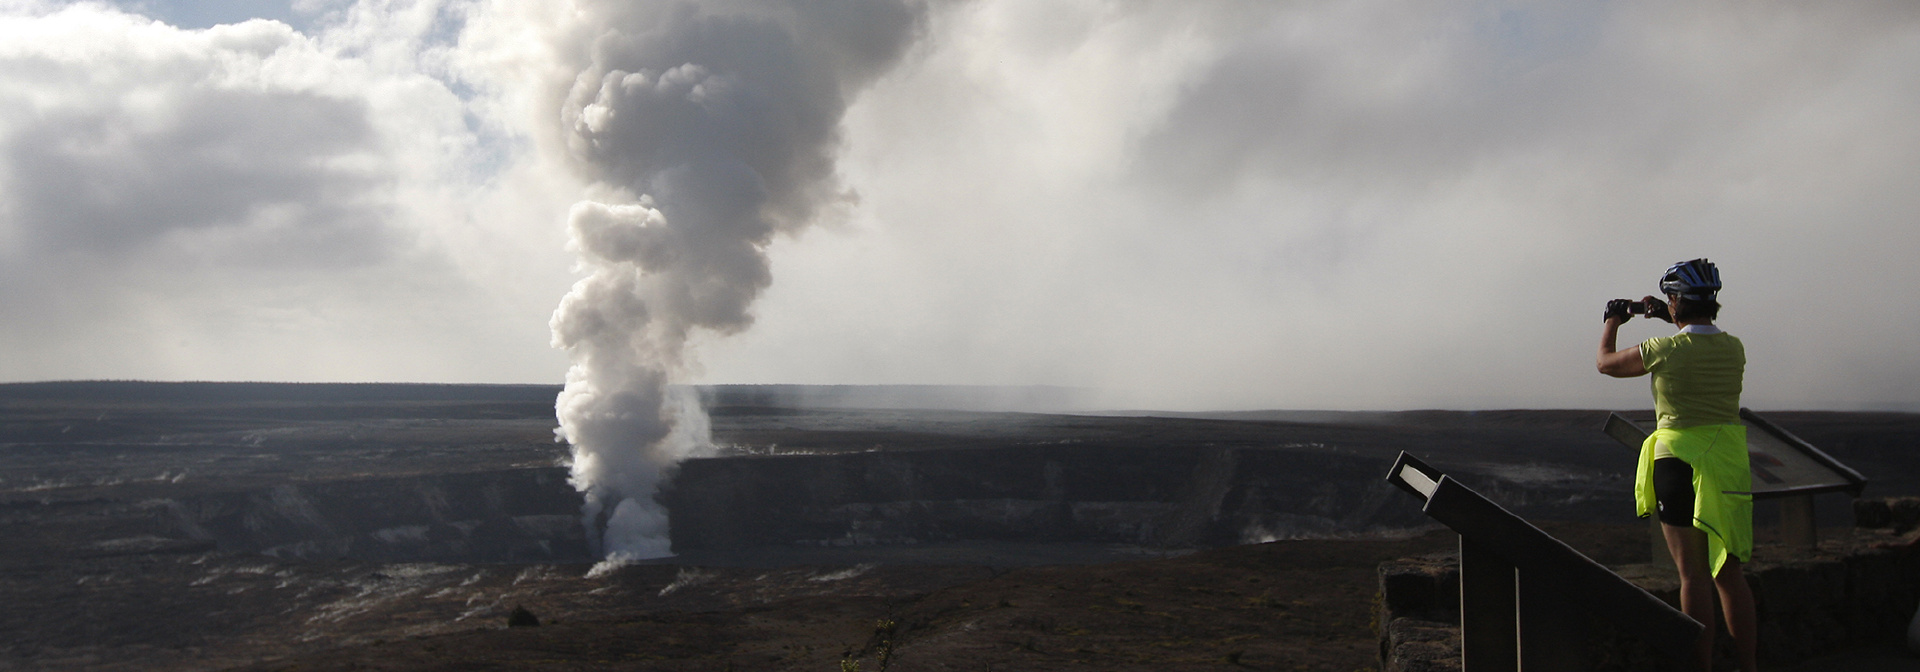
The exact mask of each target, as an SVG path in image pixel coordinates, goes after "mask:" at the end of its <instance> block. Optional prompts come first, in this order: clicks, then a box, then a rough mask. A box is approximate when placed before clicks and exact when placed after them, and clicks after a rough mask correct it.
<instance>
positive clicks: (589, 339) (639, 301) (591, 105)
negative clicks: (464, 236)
mask: <svg viewBox="0 0 1920 672" xmlns="http://www.w3.org/2000/svg"><path fill="white" fill-rule="evenodd" d="M577 10H578V11H577V12H576V13H575V16H576V17H577V19H576V21H577V24H576V25H574V26H570V27H564V28H563V29H562V30H561V31H559V32H558V34H560V35H562V36H563V38H562V39H561V40H560V41H561V42H562V44H560V45H559V48H560V51H561V52H562V53H566V52H567V51H568V50H572V51H575V52H577V53H579V55H580V56H581V57H582V60H581V62H580V63H578V65H577V67H576V68H573V71H574V72H575V73H576V74H575V75H574V77H573V79H572V81H571V82H570V83H569V86H568V87H567V89H566V91H565V93H564V96H563V98H562V100H561V101H560V102H559V109H560V119H561V122H562V127H561V129H560V130H561V133H560V134H561V136H562V138H563V140H564V145H565V147H566V150H567V152H568V154H569V156H570V158H571V159H572V160H573V162H574V164H575V165H576V167H577V168H579V169H580V170H581V172H582V173H583V174H584V175H585V176H586V177H587V178H588V179H590V180H592V181H593V182H595V184H596V188H597V189H599V191H600V192H601V193H604V194H609V195H610V196H609V197H608V198H606V199H605V200H607V201H611V202H600V201H585V202H581V203H579V204H576V205H575V206H574V207H573V210H572V212H571V214H570V216H569V230H570V232H571V235H572V243H571V248H572V249H573V250H574V251H576V252H577V253H578V254H579V255H580V269H581V270H583V271H586V272H587V274H588V275H587V276H586V277H585V278H582V279H581V280H580V281H579V282H578V283H576V284H575V285H574V287H573V290H572V291H571V292H570V293H569V294H568V295H567V296H566V298H565V299H563V300H562V301H561V303H560V307H559V309H557V310H556V311H554V315H553V321H552V328H553V343H554V345H555V346H556V347H559V348H563V349H565V350H566V351H567V353H568V354H569V356H570V357H571V358H572V360H573V366H572V368H571V369H570V370H569V371H568V372H567V386H566V390H565V391H563V392H561V394H560V397H559V400H558V403H557V407H558V415H559V419H560V430H559V432H558V433H557V434H558V436H559V437H560V438H562V439H564V440H566V441H568V442H569V443H571V444H572V449H573V456H574V461H573V477H572V482H573V484H574V487H576V488H578V489H579V490H581V491H582V492H583V493H585V495H586V505H585V508H584V510H583V515H584V517H585V519H586V523H587V527H588V530H590V536H596V534H597V531H598V530H600V529H601V527H600V526H601V522H602V516H603V515H604V516H605V521H604V524H605V532H604V535H599V538H597V539H594V541H593V543H594V544H595V545H596V550H598V551H599V552H601V553H603V554H604V555H605V557H606V559H607V560H606V562H607V563H611V564H618V563H622V562H626V561H630V560H633V559H641V558H652V557H662V556H666V555H670V554H671V546H670V542H669V540H668V536H667V520H666V515H665V512H664V511H663V510H662V509H661V507H660V506H659V504H658V503H657V502H655V501H654V498H653V496H654V494H655V493H656V492H658V490H659V486H660V482H661V480H662V478H663V477H664V475H665V473H666V471H667V470H668V469H669V468H670V467H671V466H672V465H673V464H674V463H676V462H678V461H680V460H682V459H685V458H687V457H690V456H696V455H700V454H702V453H704V452H705V451H709V450H711V446H710V442H709V441H708V436H707V432H706V426H707V425H706V418H705V415H704V414H703V412H702V411H701V409H700V407H699V404H698V403H697V400H696V399H694V397H693V396H692V395H691V394H690V393H689V392H688V391H686V390H685V388H674V387H670V385H671V384H672V383H674V382H675V381H677V380H681V379H683V378H684V377H685V375H686V373H687V372H688V369H689V367H691V366H692V358H691V355H690V352H689V351H688V339H689V337H691V336H693V335H694V334H695V333H696V331H698V330H706V331H709V332H713V333H716V334H723V335H724V334H732V333H737V332H739V331H741V330H744V329H746V328H747V327H749V326H750V325H751V324H752V323H753V315H752V313H751V312H750V310H749V309H750V307H751V305H752V303H753V301H754V299H755V298H757V297H758V296H759V295H760V293H761V291H762V290H764V289H766V287H767V286H768V285H769V284H770V283H771V282H772V274H771V273H770V271H769V270H768V267H767V258H766V254H765V248H766V246H767V245H768V244H769V243H771V242H772V240H773V236H774V234H776V233H780V232H795V231H798V230H799V229H801V228H804V227H806V226H807V225H808V224H810V223H812V222H813V221H814V220H815V219H816V218H818V217H819V216H821V215H822V213H824V212H826V211H828V210H829V209H832V208H835V207H841V206H845V205H847V204H850V203H851V202H852V200H853V196H852V194H851V193H850V192H848V191H846V190H845V189H843V188H842V187H841V185H840V182H839V179H838V176H837V174H836V170H835V166H834V156H835V154H836V153H837V151H838V150H839V145H840V139H839V127H840V118H841V116H842V114H843V113H844V112H845V110H846V107H847V103H848V99H849V97H850V96H851V95H852V94H853V93H854V92H856V91H857V90H858V89H860V88H861V87H862V86H864V85H865V84H866V83H868V82H869V81H871V80H872V79H873V78H874V77H875V76H876V75H878V74H879V73H880V72H882V71H884V70H885V68H886V67H887V66H888V65H890V64H891V63H892V62H893V61H895V60H896V59H897V58H898V57H899V55H900V54H901V52H902V51H903V50H904V48H905V47H906V46H907V44H909V43H910V41H911V39H912V37H913V36H914V35H915V33H916V32H917V30H918V29H919V26H920V24H921V22H922V16H923V14H924V8H923V7H921V6H919V5H918V4H917V3H911V2H905V1H903V0H816V1H812V2H783V1H771V0H770V1H767V2H709V3H677V4H674V5H671V6H664V7H663V6H659V5H655V4H652V3H646V4H640V3H625V2H583V3H580V4H579V6H578V7H577Z"/></svg>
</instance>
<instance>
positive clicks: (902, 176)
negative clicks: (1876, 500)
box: [0, 0, 1920, 411]
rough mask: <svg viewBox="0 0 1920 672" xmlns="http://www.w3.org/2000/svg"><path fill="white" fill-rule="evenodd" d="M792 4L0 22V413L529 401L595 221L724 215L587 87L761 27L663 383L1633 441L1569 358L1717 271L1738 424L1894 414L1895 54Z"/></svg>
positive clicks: (1630, 17)
mask: <svg viewBox="0 0 1920 672" xmlns="http://www.w3.org/2000/svg"><path fill="white" fill-rule="evenodd" d="M628 4H634V3H628ZM786 4H787V5H789V7H788V8H787V9H784V10H780V11H782V12H786V13H784V14H780V15H779V16H778V17H775V18H767V17H769V16H773V14H771V13H769V12H771V11H772V10H767V9H765V8H764V7H762V6H761V5H759V4H757V3H756V2H754V1H752V0H724V1H721V0H716V1H715V2H699V3H652V4H647V5H638V4H634V6H637V7H639V6H644V7H646V9H644V10H633V11H629V12H621V11H615V10H613V9H610V7H615V6H619V5H620V3H605V2H598V1H597V0H573V1H571V2H533V1H530V0H529V1H514V0H363V1H359V2H354V1H351V0H294V1H292V2H278V3H276V2H270V1H269V2H166V1H162V0H138V1H134V0H129V1H125V2H118V3H68V2H52V1H27V0H0V285H3V286H4V287H5V291H4V292H3V293H0V316H4V317H3V318H0V381H31V380H56V379H150V380H284V381H396V382H401V381H404V382H474V383H545V384H558V383H560V382H562V381H563V380H565V379H566V377H567V375H568V373H567V372H568V370H569V367H570V365H571V364H572V363H574V362H575V360H574V359H572V358H577V357H579V356H580V354H579V353H580V351H579V350H578V349H577V348H575V347H574V346H571V345H567V344H568V343H571V342H572V341H569V340H567V339H568V338H571V337H570V336H568V337H564V338H562V339H561V342H562V345H566V346H567V347H556V345H555V343H556V337H555V329H556V328H559V327H558V326H557V325H563V324H567V323H566V322H565V321H564V320H561V319H560V318H556V309H557V308H559V307H560V306H561V304H562V299H563V297H569V296H571V295H572V294H570V292H577V291H578V287H581V286H584V285H577V284H576V283H582V282H584V281H586V280H587V279H590V278H593V277H596V275H595V274H596V273H599V272H600V270H601V269H602V268H603V267H604V264H603V263H602V262H603V261H604V258H603V257H604V255H603V254H601V253H600V252H596V251H595V250H596V249H597V248H595V247H594V244H595V243H593V242H592V241H591V240H587V239H582V238H580V236H581V235H582V234H581V233H580V232H581V231H582V229H581V227H582V226H583V224H582V222H590V221H599V220H590V218H589V219H583V217H585V215H582V214H580V213H581V212H585V211H584V210H581V209H580V207H582V206H581V205H580V204H585V203H597V204H602V205H607V206H609V207H612V206H618V207H619V208H627V209H624V210H619V209H616V210H605V211H604V212H618V213H629V214H631V213H641V214H634V215H633V216H635V217H641V216H642V215H644V212H643V211H641V210H635V209H633V208H640V207H651V206H643V205H642V204H643V201H642V197H643V196H649V197H651V196H655V195H656V194H653V193H652V191H654V190H661V189H665V190H667V191H666V192H664V193H669V195H667V196H662V198H664V199H667V200H665V201H663V202H662V203H663V204H662V205H661V208H660V212H665V213H666V214H665V215H664V216H665V218H666V219H667V220H671V221H675V222H685V221H692V220H695V219H698V216H692V215H687V214H685V213H686V212H687V211H685V210H681V211H675V210H674V208H675V207H676V206H675V202H674V201H672V200H671V199H672V196H671V192H672V189H673V188H674V187H673V184H677V183H675V182H673V181H674V180H681V181H682V182H685V184H681V185H680V186H679V187H678V188H679V189H680V192H678V193H682V194H684V193H690V192H689V190H696V189H697V188H698V187H700V186H701V185H711V184H714V183H715V182H714V181H712V180H708V179H704V178H702V177H701V176H703V175H708V173H703V172H700V171H698V170H695V171H693V172H687V171H684V170H681V167H677V166H678V164H675V165H666V164H659V163H658V162H650V161H652V159H651V158H649V157H653V156H656V155H655V154H647V153H646V152H649V151H655V150H656V149H657V147H655V145H651V144H647V143H650V142H656V141H657V142H667V143H669V144H671V141H672V139H673V138H676V137H680V135H679V133H680V131H678V130H674V129H679V128H681V127H675V126H671V125H669V126H665V127H664V128H667V129H668V131H667V132H666V135H664V136H657V137H656V136H655V135H648V133H654V131H648V130H646V129H647V128H648V127H646V126H645V125H644V124H642V125H640V126H619V124H622V123H627V124H634V123H640V122H636V121H635V119H636V117H634V116H633V115H631V114H630V115H628V116H618V115H614V114H613V113H612V112H605V111H606V110H615V111H616V112H620V111H628V110H638V111H639V112H640V114H641V117H646V115H647V114H655V115H658V116H654V117H650V118H652V119H669V120H670V119H671V114H672V108H666V107H637V108H623V107H619V105H616V104H615V103H619V104H620V105H626V104H632V105H641V104H642V103H644V102H645V101H641V102H638V103H635V102H631V101H629V100H628V99H625V98H621V99H617V100H616V99H614V98H609V97H608V96H610V95H614V94H617V93H619V92H620V91H627V92H628V93H629V94H631V93H632V92H633V91H637V90H638V89H634V88H633V86H634V84H633V83H632V82H633V81H638V80H619V79H618V78H617V77H616V78H615V79H606V78H605V76H606V74H607V73H608V72H612V71H614V70H617V69H619V68H620V67H627V66H621V65H620V64H621V63H624V62H628V61H631V62H634V63H643V64H645V63H657V64H658V65H659V68H660V70H661V71H660V72H654V71H651V70H645V71H636V72H641V74H644V75H646V76H647V77H652V78H653V79H647V80H646V81H647V82H651V83H654V84H658V85H659V86H661V87H664V86H666V85H665V84H661V82H667V81H668V80H669V79H671V78H670V77H668V76H667V75H666V74H663V73H664V72H666V68H668V67H669V65H670V64H668V63H667V62H666V61H659V60H658V59H660V58H670V59H683V60H687V62H688V63H690V64H693V62H694V61H695V60H699V59H700V58H707V57H708V56H711V55H712V54H721V55H722V56H712V57H713V58H717V59H720V60H716V61H714V63H721V62H723V61H725V58H739V59H744V58H747V57H746V56H739V54H757V53H760V52H759V51H756V49H759V48H760V47H761V46H765V44H770V42H767V41H766V40H767V39H768V38H767V37H766V35H765V34H763V33H756V32H755V31H754V30H750V29H748V28H751V27H752V26H753V25H760V24H755V23H754V21H763V22H764V23H766V25H777V26H785V27H787V28H790V29H791V30H788V31H787V32H784V33H780V35H785V36H788V37H783V38H781V39H791V40H795V41H796V42H795V44H794V45H792V46H791V48H792V49H794V52H793V53H797V54H801V55H802V56H803V57H804V58H802V59H801V60H800V61H799V62H800V63H801V65H800V66H796V69H795V70H794V71H793V74H792V75H791V78H792V81H793V82H794V86H793V87H792V88H793V93H794V95H793V96H791V97H788V98H774V99H769V100H771V101H772V102H767V103H766V105H767V107H766V108H765V109H761V108H751V107H742V108H738V109H746V110H748V111H749V112H754V114H747V115H745V116H739V117H738V118H737V119H736V121H740V120H744V121H740V123H742V124H747V125H743V126H733V127H726V129H723V130H725V133H726V136H725V137H726V138H732V139H727V140H725V142H723V143H722V144H723V145H725V147H727V148H729V149H726V150H725V151H738V152H744V153H745V154H747V155H754V156H757V155H756V154H754V152H757V151H760V149H761V147H760V146H759V145H757V144H755V143H761V142H762V141H763V140H764V142H767V143H775V144H778V143H782V142H788V141H791V140H792V139H793V138H801V139H804V140H805V142H804V143H799V144H796V145H794V147H797V149H794V150H793V153H791V154H782V155H781V156H783V157H789V158H788V159H782V161H787V163H779V162H773V163H765V162H763V163H754V162H753V161H751V160H748V161H745V162H744V163H743V164H742V165H747V166H749V167H752V168H753V169H754V171H756V172H749V173H739V174H736V173H727V174H728V175H734V176H735V177H741V176H744V180H745V181H744V182H741V184H747V185H749V186H753V185H759V186H765V188H766V189H767V191H766V192H765V193H763V194H762V195H761V197H759V198H761V200H755V201H752V202H753V203H754V204H756V205H755V206H754V207H756V208H759V210H758V212H760V213H762V215H761V216H759V218H758V219H754V220H753V221H755V222H757V223H758V224H759V225H760V228H758V229H754V231H751V232H748V234H746V235H744V237H742V238H740V239H738V240H732V241H731V242H729V243H728V244H730V245H748V246H751V248H752V249H746V248H728V249H736V251H740V252H741V254H742V255H744V256H741V257H740V259H744V260H746V261H749V262H752V263H747V264H746V266H745V267H743V270H739V271H738V273H744V274H745V275H738V274H736V275H733V276H727V277H732V278H735V279H740V278H745V281H744V282H743V284H735V285H728V287H730V288H731V289H730V290H729V291H731V292H733V293H732V294H729V295H728V296H729V297H730V299H729V302H728V303H727V304H726V305H725V308H726V310H725V311H722V312H724V314H709V313H708V312H701V311H699V310H693V309H689V310H692V312H689V313H687V314H688V315H691V316H692V317H689V318H688V321H687V322H686V323H685V324H686V325H687V326H686V334H685V337H686V342H685V343H684V347H680V345H678V344H676V346H675V348H673V349H672V352H671V353H670V354H669V355H666V356H669V357H672V358H674V360H675V361H674V362H673V364H672V366H669V367H667V369H670V373H671V375H672V377H673V378H674V380H675V381H676V382H686V383H803V384H962V385H1060V386H1070V387H1076V388H1082V389H1085V390H1088V391H1090V394H1092V395H1093V398H1094V399H1095V400H1096V401H1094V402H1092V403H1095V404H1097V405H1100V406H1102V407H1108V408H1161V409H1178V410H1225V409H1254V408H1290V409H1413V408H1453V409H1476V408H1640V407H1645V406H1647V405H1648V404H1649V393H1648V389H1647V385H1646V382H1645V381H1644V380H1630V381H1623V380H1615V379H1610V378H1606V377H1604V376H1601V375H1600V374H1598V373H1596V372H1595V371H1594V369H1593V356H1594V352H1595V347H1596V345H1597V342H1598V337H1599V331H1600V328H1599V327H1600V313H1601V309H1602V307H1603V306H1604V304H1605V302H1606V301H1607V300H1608V299H1612V298H1618V297H1630V298H1638V297H1640V296H1642V295H1646V294H1652V293H1655V292H1654V290H1655V287H1656V281H1657V279H1658V277H1659V275H1660V274H1661V272H1662V271H1663V270H1664V269H1665V268H1666V267H1667V266H1668V265H1670V264H1672V263H1674V262H1676V261H1681V260H1685V259H1691V258H1695V257H1708V258H1711V259H1712V260H1713V261H1714V262H1716V263H1717V264H1718V265H1719V267H1720V269H1721V273H1722V276H1723V278H1724V279H1725V282H1726V289H1725V290H1724V291H1723V292H1722V293H1721V297H1720V298H1721V301H1722V303H1723V304H1724V305H1725V309H1724V310H1723V312H1722V314H1721V319H1720V324H1721V326H1723V327H1725V328H1726V329H1727V330H1728V331H1730V332H1732V333H1734V334H1736V335H1738V336H1740V337H1741V338H1742V339H1743V341H1744V342H1745V343H1746V347H1747V350H1748V357H1749V364H1748V370H1747V385H1746V395H1745V397H1744V401H1745V403H1746V404H1747V405H1748V406H1752V407H1754V408H1756V409H1762V410H1766V409H1837V410H1857V409H1884V410H1904V411H1920V338H1916V337H1915V334H1916V333H1920V292H1917V291H1916V288H1920V264H1916V263H1915V262H1914V257H1915V256H1916V253H1917V252H1920V226H1916V224H1920V185H1916V182H1917V181H1920V125H1916V124H1914V123H1913V118H1914V114H1915V110H1920V5H1915V4H1913V3H1909V2H1903V1H1886V2H1857V3H1802V2H1738V3H1736V2H1708V3H1664V2H1606V3H1593V2H1512V3H1504V2H1428V1H1424V0H1403V1H1402V0H1394V1H1389V0H1358V1H1351V2H1325V3H1274V2H1266V1H1251V0H1250V1H1245V2H1234V1H1226V0H1220V1H1214V0H1196V1H1192V2H1146V1H1141V0H1109V1H1094V0H966V1H958V0H956V1H930V2H919V1H917V0H809V1H808V2H796V3H786ZM882 6H884V7H882ZM876 7H880V8H888V9H889V11H894V10H898V11H897V12H896V14H897V17H898V18H899V19H900V20H899V21H895V22H888V21H881V20H878V19H875V18H874V17H876V16H883V14H884V13H875V11H873V10H874V8H876ZM899 12H904V13H899ZM896 14H884V16H896ZM688 17H695V18H693V19H690V18H688ZM699 17H722V18H725V17H735V18H739V17H746V18H743V19H740V20H739V21H733V22H732V23H728V22H726V21H717V20H716V21H708V22H702V21H700V20H695V19H698V18H699ZM883 24H884V25H883ZM715 26H720V28H716V27H715ZM726 26H734V27H735V28H738V27H739V26H747V28H740V29H738V30H732V29H727V30H723V29H721V28H724V27H726ZM776 41H777V40H776ZM661 45H667V46H661ZM688 45H691V46H688ZM623 50H624V51H623ZM727 54H733V55H735V56H725V55H727ZM621 59H627V60H625V61H623V60H621ZM769 62H774V61H769ZM696 65H701V64H696ZM705 65H711V64H705ZM712 67H714V68H718V70H715V71H714V72H710V73H708V74H711V75H713V76H715V77H718V79H715V80H713V81H714V82H718V83H719V84H715V86H716V87H718V86H719V85H720V84H725V83H726V82H727V81H731V80H727V79H726V76H727V75H728V72H726V71H725V70H724V67H722V66H718V65H715V66H712ZM621 72H622V73H627V71H624V70H623V71H621ZM681 72H682V73H683V74H684V73H686V72H695V71H693V70H684V71H681ZM699 72H706V71H699ZM755 72H759V71H755ZM766 72H774V71H772V70H767V71H766ZM781 72H784V71H781ZM628 74H631V73H628ZM696 74H698V73H697V72H696ZM767 77H773V76H772V75H768V76H767ZM749 79H751V78H749ZM616 81H622V82H627V83H626V84H625V86H627V87H628V88H626V89H618V88H617V87H615V86H614V84H613V83H614V82H616ZM755 81H762V82H765V81H775V82H778V81H782V80H779V79H778V77H773V79H767V78H766V77H763V78H762V79H760V80H755ZM775 88H776V89H778V88H779V87H775ZM659 90H661V91H665V90H666V89H664V88H661V89H659ZM782 90H784V89H782ZM711 91H719V92H720V94H716V95H722V94H725V92H726V91H728V89H725V88H724V87H721V88H715V89H712V90H711ZM711 91H710V92H711ZM634 95H637V94H634ZM663 95H664V94H663ZM687 95H690V96H691V95H694V94H687ZM782 95H785V94H782ZM596 96H597V97H596ZM689 99H691V98H689ZM635 100H638V99H635ZM740 100H748V101H749V102H751V101H755V100H761V99H759V98H752V97H751V96H748V97H747V98H741V99H740ZM621 101H628V102H621ZM742 104H743V105H745V104H746V103H742ZM756 104H757V103H756ZM596 105H599V106H600V107H599V108H595V106H596ZM616 108H617V109H616ZM595 109H599V110H602V111H601V112H594V111H593V110H595ZM762 113H764V114H762ZM596 114H602V115H603V116H604V117H605V118H603V117H600V116H595V115H596ZM606 115H612V116H606ZM756 115H758V116H756ZM607 119H616V120H617V121H607ZM796 120H798V121H796ZM641 121H645V119H642V120H641ZM749 122H750V123H749ZM661 123H666V122H661ZM606 124H614V125H613V126H606ZM609 128H611V129H613V130H607V129H609ZM703 128H704V127H703ZM621 129H628V130H621ZM764 129H773V130H767V131H766V133H765V134H764V137H763V134H761V133H760V131H761V130H764ZM618 133H626V134H628V135H617V134H618ZM609 134H615V135H609ZM783 134H784V135H783ZM660 137H664V138H667V140H659V138H660ZM743 137H744V138H748V139H747V140H739V139H738V138H743ZM621 138H626V139H627V140H621ZM765 138H773V140H765ZM776 140H777V141H778V142H776ZM602 141H604V143H605V144H596V143H602ZM621 142H627V144H620V143H621ZM795 142H797V141H795ZM583 143H584V144H583ZM635 143H638V144H635ZM728 143H731V144H728ZM779 146H780V147H787V146H788V145H785V144H781V145H779ZM636 148H637V149H636ZM661 151H665V150H661ZM676 151H677V150H676ZM688 151H693V150H688ZM701 151H705V150H701ZM714 151H720V150H714ZM621 152H628V153H627V154H621ZM636 157H637V158H636ZM792 157H798V158H792ZM795 162H799V163H795ZM802 163H804V164H805V165H804V166H801V164H802ZM688 165H693V166H696V167H699V166H706V165H708V164H705V163H700V162H698V161H694V162H692V163H690V164H688ZM729 165H731V164H729ZM782 166H785V167H782ZM793 166H801V168H804V170H802V169H801V168H794V167H793ZM789 169H791V170H789ZM716 170H717V169H716ZM769 171H771V172H769ZM781 171H788V172H791V173H792V174H788V172H781ZM793 171H798V172H793ZM723 172H724V171H723ZM714 174H719V173H714ZM689 175H691V176H692V177H688V176H689ZM662 185H667V186H662ZM766 185H771V186H766ZM783 185H784V186H783ZM759 186H756V187H755V188H759ZM646 202H651V201H646ZM682 207H684V206H682ZM593 212H603V211H600V210H595V211H593ZM766 213H773V214H766ZM696 214H697V213H696ZM609 216H611V215H609ZM621 216H626V215H621ZM616 219H617V218H616ZM608 221H613V220H608ZM623 221H624V220H623ZM681 226H686V225H685V224H681ZM642 228H644V226H643V227H642ZM689 249H693V248H689ZM699 249H707V248H699ZM716 249H717V248H716ZM596 255H600V256H596ZM657 262H658V260H657V259H653V258H649V261H647V263H657ZM756 264H758V265H756ZM683 265H684V264H683ZM701 266H702V267H703V268H704V267H705V265H704V262H703V264H702V265H701ZM728 268H732V267H728ZM722 270H725V271H726V272H729V273H731V272H733V271H731V270H727V269H722ZM688 282H690V283H692V284H690V285H689V286H693V287H704V286H706V285H705V284H702V283H705V282H706V280H702V279H699V278H695V279H693V280H689V281H688ZM654 307H655V313H660V312H661V310H660V308H659V304H655V305H654ZM1662 327H1664V325H1656V324H1649V323H1647V322H1645V321H1635V322H1632V323H1630V324H1628V325H1626V326H1625V327H1624V328H1623V332H1622V333H1623V340H1624V341H1627V342H1637V341H1638V340H1640V339H1644V338H1648V337H1652V336H1657V335H1663V334H1665V333H1668V332H1667V329H1663V328H1662ZM568 333H571V332H568ZM676 343H677V342H676ZM650 347H651V346H650Z"/></svg>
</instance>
